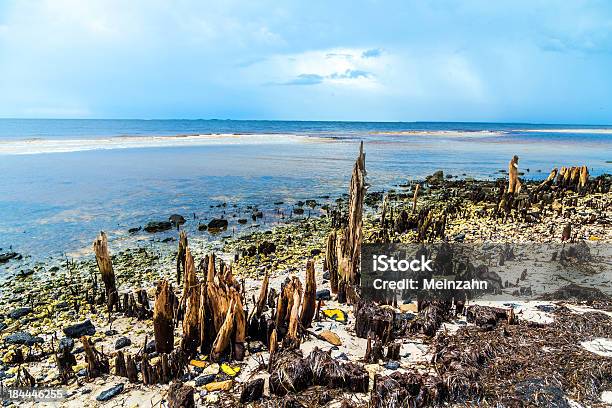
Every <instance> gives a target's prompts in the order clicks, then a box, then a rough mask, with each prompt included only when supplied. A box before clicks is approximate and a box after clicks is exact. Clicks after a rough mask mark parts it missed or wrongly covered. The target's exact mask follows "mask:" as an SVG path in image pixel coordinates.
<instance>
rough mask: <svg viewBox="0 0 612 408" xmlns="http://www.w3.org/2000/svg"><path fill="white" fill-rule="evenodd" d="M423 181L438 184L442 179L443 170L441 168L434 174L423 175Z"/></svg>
mask: <svg viewBox="0 0 612 408" xmlns="http://www.w3.org/2000/svg"><path fill="white" fill-rule="evenodd" d="M425 181H426V182H427V183H428V184H439V183H442V182H443V181H444V172H443V171H442V170H438V171H436V172H435V173H434V174H432V175H431V176H427V177H425Z"/></svg>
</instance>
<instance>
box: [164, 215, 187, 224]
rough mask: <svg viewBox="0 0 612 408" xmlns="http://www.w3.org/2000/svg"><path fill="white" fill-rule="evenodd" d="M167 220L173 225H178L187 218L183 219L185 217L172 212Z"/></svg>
mask: <svg viewBox="0 0 612 408" xmlns="http://www.w3.org/2000/svg"><path fill="white" fill-rule="evenodd" d="M168 220H169V221H170V222H171V223H172V224H174V226H175V227H178V226H179V225H183V224H184V223H185V222H187V220H185V217H183V216H182V215H180V214H172V215H171V216H170V217H168Z"/></svg>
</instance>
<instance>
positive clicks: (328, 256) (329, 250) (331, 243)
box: [325, 231, 338, 293]
mask: <svg viewBox="0 0 612 408" xmlns="http://www.w3.org/2000/svg"><path fill="white" fill-rule="evenodd" d="M325 270H326V271H327V272H328V273H329V285H330V286H331V291H332V293H338V256H337V253H336V231H332V232H330V233H329V236H328V237H327V246H326V250H325Z"/></svg>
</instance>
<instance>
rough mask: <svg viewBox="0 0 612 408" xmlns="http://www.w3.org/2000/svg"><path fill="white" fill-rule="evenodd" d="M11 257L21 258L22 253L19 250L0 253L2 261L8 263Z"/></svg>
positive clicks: (0, 261)
mask: <svg viewBox="0 0 612 408" xmlns="http://www.w3.org/2000/svg"><path fill="white" fill-rule="evenodd" d="M11 259H20V255H19V254H18V253H17V252H4V253H2V254H0V263H7V262H8V261H10V260H11Z"/></svg>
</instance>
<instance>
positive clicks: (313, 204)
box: [306, 200, 318, 208]
mask: <svg viewBox="0 0 612 408" xmlns="http://www.w3.org/2000/svg"><path fill="white" fill-rule="evenodd" d="M306 205H307V206H309V207H310V208H315V207H316V206H317V205H318V203H317V200H306Z"/></svg>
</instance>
